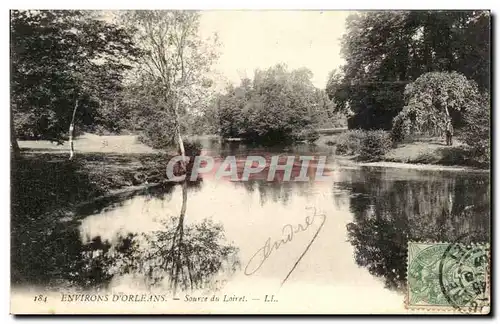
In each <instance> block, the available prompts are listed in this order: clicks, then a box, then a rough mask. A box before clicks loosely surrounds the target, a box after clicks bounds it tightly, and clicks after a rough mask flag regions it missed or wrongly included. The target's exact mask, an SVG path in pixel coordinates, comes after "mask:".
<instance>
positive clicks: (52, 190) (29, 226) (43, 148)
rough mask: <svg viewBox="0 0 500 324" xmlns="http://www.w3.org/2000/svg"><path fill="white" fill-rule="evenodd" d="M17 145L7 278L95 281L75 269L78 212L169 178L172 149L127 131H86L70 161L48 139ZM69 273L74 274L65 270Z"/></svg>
mask: <svg viewBox="0 0 500 324" xmlns="http://www.w3.org/2000/svg"><path fill="white" fill-rule="evenodd" d="M103 141H104V142H103ZM106 141H107V142H106ZM106 144H107V145H106ZM110 144H111V145H110ZM66 145H67V144H66ZM20 146H21V148H22V154H21V157H20V158H18V159H12V160H11V251H12V255H11V264H12V283H13V284H19V283H30V284H36V283H40V284H44V285H45V284H47V285H50V284H51V283H54V282H53V281H54V280H62V281H65V282H68V281H73V279H74V280H78V281H81V282H80V283H81V284H85V283H86V281H89V282H90V281H93V280H97V279H96V278H92V277H91V274H89V275H90V277H88V278H87V277H85V276H83V275H81V274H75V273H74V271H73V269H74V268H78V262H82V260H81V255H82V252H83V250H82V249H83V247H81V246H78V245H75V244H74V242H79V238H78V235H79V234H78V233H79V232H78V226H79V224H80V223H79V219H78V217H79V216H78V215H77V214H78V213H76V212H75V211H76V210H80V209H82V208H83V209H85V208H87V209H88V208H91V210H89V211H87V212H90V213H92V210H93V209H92V208H94V209H95V208H99V206H101V205H102V206H106V205H108V204H110V202H111V201H122V200H124V199H126V196H127V195H130V194H132V193H131V191H132V190H140V189H141V188H146V189H145V190H148V191H151V190H153V189H152V188H151V186H154V185H155V184H159V183H162V182H164V181H165V180H166V179H165V166H166V164H167V162H168V160H169V155H168V154H166V153H162V152H158V151H154V150H152V149H150V148H149V147H147V146H144V145H141V144H140V143H137V142H136V141H135V139H134V138H133V137H131V136H124V137H122V136H116V137H113V136H108V137H104V139H103V137H99V136H94V135H85V136H84V137H82V138H79V139H77V140H76V142H75V148H76V150H77V154H76V157H75V158H74V159H73V160H72V161H69V160H68V156H69V154H68V152H67V147H66V146H58V145H56V144H52V143H50V142H46V141H39V142H35V141H32V142H28V141H26V142H23V141H21V142H20ZM92 201H94V202H95V203H93V204H90V205H89V206H90V207H86V206H85V205H84V204H85V203H86V202H92ZM95 244H102V242H101V243H99V242H96V243H95ZM72 273H73V276H74V278H73V277H68V276H70V275H71V274H72Z"/></svg>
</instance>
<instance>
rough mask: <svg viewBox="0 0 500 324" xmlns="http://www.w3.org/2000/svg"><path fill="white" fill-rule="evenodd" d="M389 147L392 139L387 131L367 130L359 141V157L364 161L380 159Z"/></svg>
mask: <svg viewBox="0 0 500 324" xmlns="http://www.w3.org/2000/svg"><path fill="white" fill-rule="evenodd" d="M391 147H392V140H391V137H390V135H389V134H388V133H387V132H385V131H382V130H378V131H367V132H366V134H365V137H364V138H363V140H362V143H361V150H360V152H359V158H360V159H362V160H365V161H377V160H380V159H381V158H382V157H383V156H384V155H385V153H387V152H388V151H389V150H390V149H391Z"/></svg>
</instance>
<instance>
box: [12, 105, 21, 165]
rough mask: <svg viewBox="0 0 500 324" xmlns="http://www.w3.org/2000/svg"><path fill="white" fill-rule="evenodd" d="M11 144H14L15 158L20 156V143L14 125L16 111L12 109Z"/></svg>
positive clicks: (13, 152)
mask: <svg viewBox="0 0 500 324" xmlns="http://www.w3.org/2000/svg"><path fill="white" fill-rule="evenodd" d="M10 145H11V146H12V154H13V155H14V158H16V159H17V158H19V157H20V156H21V149H20V148H19V143H17V136H16V128H15V127H14V112H13V111H12V109H11V110H10Z"/></svg>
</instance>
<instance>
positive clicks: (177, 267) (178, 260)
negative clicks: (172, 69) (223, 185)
mask: <svg viewBox="0 0 500 324" xmlns="http://www.w3.org/2000/svg"><path fill="white" fill-rule="evenodd" d="M174 114H175V132H176V133H177V134H176V135H177V142H178V145H179V150H180V151H181V157H182V160H181V161H180V162H181V169H182V170H183V171H182V172H184V174H185V175H186V178H185V179H184V181H183V182H182V207H181V212H180V216H179V227H178V229H177V235H178V244H179V246H178V249H177V255H176V256H175V261H174V263H175V264H174V265H173V266H174V267H175V274H174V296H175V295H176V294H177V288H178V285H179V275H180V274H181V268H182V261H181V253H182V252H181V251H182V250H183V247H182V240H183V236H184V216H185V215H186V209H187V167H186V161H185V160H184V159H185V158H186V151H185V149H184V141H183V140H182V135H181V126H180V117H179V101H178V100H176V103H175V107H174ZM174 240H175V238H174Z"/></svg>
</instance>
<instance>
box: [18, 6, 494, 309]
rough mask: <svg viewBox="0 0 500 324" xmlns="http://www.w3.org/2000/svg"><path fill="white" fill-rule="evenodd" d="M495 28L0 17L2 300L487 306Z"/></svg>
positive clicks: (344, 18) (317, 15) (170, 15)
mask: <svg viewBox="0 0 500 324" xmlns="http://www.w3.org/2000/svg"><path fill="white" fill-rule="evenodd" d="M490 28H491V14H490V12H489V11H487V10H468V11H443V10H441V11H436V10H419V11H401V10H399V11H387V10H386V11H335V10H324V11H319V10H318V11H314V10H308V11H301V10H295V11H257V10H254V11H251V10H246V11H182V10H127V11H125V10H123V11H120V10H93V11H90V10H35V9H33V10H11V11H10V99H11V101H10V134H11V138H10V139H11V141H10V142H11V147H10V156H11V157H10V159H11V215H10V220H11V228H10V232H11V251H10V254H11V260H10V269H11V278H10V282H11V300H10V303H11V304H10V311H11V313H12V314H457V315H469V314H489V313H490V307H491V305H490V299H491V298H490V291H491V288H490V287H491V279H490V267H491V254H490V246H491V233H492V228H491V217H492V215H491V185H492V183H491V178H490V176H491V175H490V168H491V167H490V155H491V153H490V114H491V100H490V94H491V90H490V86H491V85H490V80H491V75H490V65H491V39H490V34H491V32H490Z"/></svg>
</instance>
